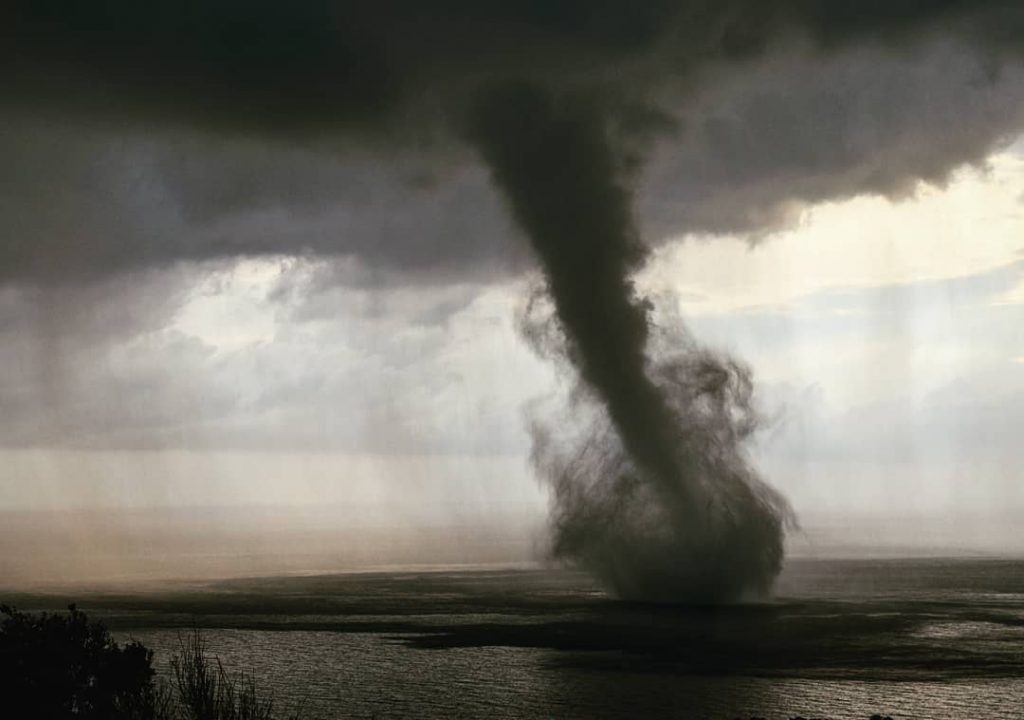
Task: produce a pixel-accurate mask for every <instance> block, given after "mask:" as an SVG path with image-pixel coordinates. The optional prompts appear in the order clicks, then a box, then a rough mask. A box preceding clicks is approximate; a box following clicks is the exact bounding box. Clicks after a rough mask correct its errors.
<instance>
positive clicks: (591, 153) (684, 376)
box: [472, 85, 789, 602]
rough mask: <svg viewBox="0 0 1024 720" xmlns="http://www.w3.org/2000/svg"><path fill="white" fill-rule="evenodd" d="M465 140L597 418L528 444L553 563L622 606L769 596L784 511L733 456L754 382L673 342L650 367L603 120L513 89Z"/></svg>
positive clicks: (636, 245) (646, 316)
mask: <svg viewBox="0 0 1024 720" xmlns="http://www.w3.org/2000/svg"><path fill="white" fill-rule="evenodd" d="M472 138H473V140H474V141H475V142H476V143H477V145H478V146H479V148H480V152H481V154H482V155H483V157H484V158H485V160H486V162H487V164H488V165H489V166H490V168H491V170H492V172H493V176H494V181H495V182H496V183H497V185H498V186H499V187H500V188H501V189H502V191H503V192H504V193H505V195H506V196H507V198H508V201H509V205H510V206H511V210H512V212H513V214H514V215H515V218H516V220H517V221H518V223H519V224H520V225H521V226H522V228H523V230H524V231H525V232H526V233H527V235H528V236H529V238H530V241H531V243H532V246H533V248H534V250H535V251H536V253H537V255H538V257H539V258H540V260H541V264H542V266H543V269H544V275H545V279H546V285H547V291H548V293H549V294H550V298H551V301H552V303H553V305H554V312H555V316H556V318H557V324H558V327H557V329H556V331H555V333H554V336H555V337H558V332H557V331H558V330H561V332H562V334H563V336H564V342H562V343H556V344H560V345H561V350H562V352H563V355H564V357H566V358H567V359H569V361H570V362H571V363H572V364H573V366H575V368H576V369H577V370H578V372H579V377H580V379H581V383H582V388H581V393H579V395H580V397H579V398H578V400H577V402H579V403H580V404H582V403H584V402H586V400H590V401H591V402H592V403H594V404H596V406H597V413H596V415H595V416H593V417H592V419H591V421H590V422H589V423H588V424H586V427H584V428H583V429H582V433H580V432H579V430H580V429H579V428H576V427H572V426H571V425H570V426H569V432H568V433H564V432H560V431H559V430H560V425H558V424H555V425H552V426H545V425H544V424H543V423H539V422H538V423H535V424H534V426H533V428H532V432H533V440H534V450H533V457H534V463H535V466H536V469H537V471H538V472H539V474H540V475H541V477H542V478H543V479H544V480H545V481H546V482H547V483H549V484H550V486H551V489H552V491H553V499H554V504H555V506H554V528H553V530H554V547H553V550H554V553H555V555H556V556H557V557H560V558H564V559H567V560H570V561H573V562H575V563H577V564H579V565H580V566H581V567H583V568H585V569H587V570H589V571H590V572H592V573H593V574H594V575H595V576H596V577H597V578H598V579H600V580H601V581H602V582H604V583H605V584H606V585H607V586H608V587H609V588H610V589H612V590H613V591H614V592H615V593H616V594H617V595H619V596H621V597H624V598H632V599H645V600H674V601H680V600H687V601H702V602H708V601H721V600H735V599H738V598H742V597H750V596H756V595H760V594H763V593H765V592H767V591H768V590H769V588H770V587H771V584H772V581H773V580H774V578H775V576H776V574H777V573H778V572H779V569H780V567H781V564H782V555H783V529H784V525H785V523H786V521H787V520H788V518H789V511H788V509H787V506H786V504H785V502H784V501H783V500H782V499H781V498H780V497H779V496H778V495H777V494H776V493H775V492H774V491H773V490H771V489H770V488H769V487H768V486H767V485H766V484H765V483H763V482H762V481H761V479H760V478H759V477H758V476H757V475H756V473H755V472H754V471H753V469H752V468H751V467H750V464H749V462H748V461H747V459H746V456H745V454H744V450H743V441H744V439H745V438H747V437H748V436H749V434H750V433H751V432H752V430H753V429H754V426H755V421H754V420H755V415H754V413H753V412H752V410H751V407H750V395H751V381H750V376H749V374H748V373H747V372H746V371H745V369H744V368H742V367H741V366H739V365H738V364H736V363H735V362H732V361H730V360H728V359H725V358H719V357H717V356H715V355H714V354H712V353H709V352H707V351H702V350H700V349H697V348H696V347H694V346H693V345H692V344H689V343H685V342H684V343H682V344H680V345H679V346H677V347H675V348H671V349H670V350H668V351H667V352H666V354H663V355H660V356H658V357H652V356H651V351H652V349H653V347H652V346H653V343H652V338H651V334H652V332H657V330H656V328H652V326H651V321H650V307H649V303H648V302H647V301H646V300H645V299H644V298H643V297H640V296H639V295H638V294H637V291H636V288H635V286H634V284H633V282H632V280H631V278H630V275H631V273H632V272H633V271H635V270H637V269H638V268H639V266H640V265H641V263H642V262H643V261H644V259H645V257H646V254H647V251H646V246H645V245H644V244H642V243H641V242H640V240H639V238H638V237H637V234H636V230H635V228H634V223H633V220H632V216H631V215H632V214H631V209H630V197H629V193H628V191H627V190H626V189H625V188H624V187H623V186H622V184H621V183H620V181H619V178H618V173H619V171H618V170H617V166H618V165H619V164H620V163H619V162H618V161H617V159H616V157H615V152H614V148H613V147H612V146H611V145H610V138H609V127H608V125H607V121H606V118H605V117H604V116H603V114H602V113H601V112H600V109H598V108H595V107H593V106H590V107H587V106H586V103H581V104H580V105H575V104H573V103H572V102H571V101H569V102H559V101H558V100H557V99H555V98H553V97H551V96H550V95H548V94H547V93H545V92H544V91H543V90H540V89H538V88H535V87H530V86H526V85H520V86H515V87H512V88H509V89H506V90H503V91H500V92H496V93H494V94H491V95H489V96H488V97H487V98H486V99H485V100H484V101H483V102H482V104H481V106H480V107H479V109H478V114H477V117H476V121H475V123H474V125H473V128H472ZM534 307H537V305H534ZM526 321H527V322H526V325H525V328H524V329H525V330H526V332H527V334H528V336H530V337H531V338H532V339H533V340H534V342H535V344H536V343H543V341H544V338H550V337H552V334H551V333H550V332H545V331H544V328H543V326H538V325H537V324H536V323H544V322H545V320H544V319H543V318H537V317H532V318H531V317H530V316H529V315H528V316H527V318H526ZM531 322H532V323H534V324H532V325H531ZM547 322H551V320H550V319H549V320H547ZM667 336H668V334H667V333H666V337H667ZM539 349H540V350H542V351H544V350H549V351H550V350H557V349H556V348H550V347H548V348H544V347H541V348H539ZM579 417H585V415H583V414H580V415H577V421H578V418H579Z"/></svg>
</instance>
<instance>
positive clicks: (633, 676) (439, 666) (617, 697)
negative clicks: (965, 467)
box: [132, 630, 1024, 720]
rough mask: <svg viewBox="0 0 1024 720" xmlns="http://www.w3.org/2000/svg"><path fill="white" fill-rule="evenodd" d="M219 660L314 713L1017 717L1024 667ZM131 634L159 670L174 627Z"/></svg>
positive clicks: (368, 637)
mask: <svg viewBox="0 0 1024 720" xmlns="http://www.w3.org/2000/svg"><path fill="white" fill-rule="evenodd" d="M205 634H206V637H207V639H208V642H209V647H210V650H211V651H212V652H214V653H215V654H217V655H218V656H219V657H220V658H221V660H222V661H224V663H225V665H226V666H228V667H232V668H236V669H242V668H244V669H248V670H250V671H252V672H253V673H254V674H255V675H256V677H257V679H258V681H259V685H260V686H261V687H265V688H269V689H272V690H273V692H274V697H275V698H276V704H277V705H278V706H279V707H280V708H281V709H284V710H286V709H288V708H290V707H294V706H295V705H297V704H301V705H302V707H303V708H304V709H305V710H306V711H307V712H308V713H309V714H310V715H312V716H313V717H321V718H336V717H345V718H373V717H376V718H424V717H444V718H654V717H674V718H736V717H751V716H754V715H758V716H762V717H767V718H770V719H774V718H790V717H792V716H795V715H798V714H802V715H804V716H813V717H828V718H834V719H835V720H846V719H850V720H853V719H855V718H856V719H857V720H866V718H867V717H868V716H869V715H870V714H871V713H873V712H884V713H887V714H890V715H892V716H893V717H894V718H922V719H931V718H959V717H964V718H968V717H969V718H978V719H990V720H1003V719H1004V718H1005V719H1006V720H1020V718H1021V717H1022V708H1024V705H1022V698H1024V679H995V680H961V681H953V682H934V681H933V682H891V681H857V680H818V679H800V678H744V677H715V676H710V677H705V676H693V675H683V676H679V675H675V674H672V673H649V672H641V673H631V672H628V671H618V672H614V673H611V672H609V671H607V670H603V669H588V668H578V667H572V666H567V665H565V664H564V663H561V662H558V661H557V659H556V658H555V657H554V656H555V655H556V654H557V653H556V651H552V650H538V649H533V648H506V647H488V648H450V649H445V650H420V649H415V648H410V647H408V646H406V645H404V644H402V643H398V642H395V641H394V640H393V639H390V638H387V637H382V636H379V635H372V634H363V633H349V634H343V633H333V632H307V631H299V632H292V631H250V630H210V631H206V633H205ZM132 635H133V636H134V637H135V638H137V639H139V640H141V641H143V642H144V643H145V644H146V645H148V646H149V647H151V648H153V649H154V650H155V651H156V653H157V657H158V662H159V663H160V664H161V670H162V671H166V663H167V659H168V658H169V657H170V655H171V654H172V653H173V652H174V651H176V649H177V647H178V631H174V630H151V631H141V632H134V633H132Z"/></svg>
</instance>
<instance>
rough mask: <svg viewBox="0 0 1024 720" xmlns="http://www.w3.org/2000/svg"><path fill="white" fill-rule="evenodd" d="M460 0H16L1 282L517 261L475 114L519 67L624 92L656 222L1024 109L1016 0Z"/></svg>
mask: <svg viewBox="0 0 1024 720" xmlns="http://www.w3.org/2000/svg"><path fill="white" fill-rule="evenodd" d="M449 5H450V7H447V6H444V7H436V4H432V5H431V8H430V11H429V12H427V10H426V9H425V8H420V6H419V4H418V3H411V2H410V3H405V2H388V3H383V4H381V3H373V4H369V3H343V4H333V3H324V2H312V1H310V2H301V3H291V4H289V6H288V7H287V9H284V8H283V7H282V8H278V7H277V6H276V5H275V4H272V3H245V4H239V3H231V2H226V1H224V2H214V3H193V4H190V3H184V4H181V3H174V4H171V3H156V4H148V5H147V7H146V8H145V9H143V8H139V7H137V6H136V5H135V4H134V3H128V2H112V3H105V4H103V5H102V6H95V5H93V4H90V3H79V2H72V1H71V0H64V1H62V2H56V3H48V4H43V5H40V4H38V3H29V2H26V3H16V4H15V7H14V9H13V10H12V11H11V12H10V13H9V16H10V20H11V22H8V23H7V29H6V30H5V33H6V42H5V50H4V53H3V54H0V66H2V67H3V69H4V73H3V77H4V78H5V80H4V81H3V82H4V86H3V87H4V93H3V98H4V100H3V103H2V104H3V108H4V119H3V121H2V125H3V127H2V132H0V138H2V139H0V155H2V156H3V157H5V158H6V159H7V162H5V163H4V167H3V169H2V170H0V211H2V212H0V218H2V219H0V238H2V239H3V242H2V243H0V281H6V282H11V281H30V282H37V281H44V282H54V281H57V282H65V281H72V282H78V281H80V280H82V279H83V278H84V279H88V278H95V277H97V276H102V275H105V274H110V273H118V272H126V271H134V270H136V269H140V268H145V267H153V266H159V265H167V264H170V263H174V262H177V261H180V260H187V261H203V260H209V259H214V258H221V257H232V256H239V255H263V254H306V255H330V256H344V257H348V258H350V259H354V260H356V261H357V262H359V263H361V264H362V266H363V268H364V269H363V272H362V273H361V277H362V282H368V281H371V282H372V281H373V277H374V274H375V273H376V274H377V275H378V276H379V277H380V278H381V280H380V281H387V279H394V278H395V277H400V278H401V281H402V282H408V281H410V280H413V281H417V282H428V283H429V282H449V281H451V280H452V279H453V278H466V277H473V278H477V279H488V278H491V279H493V278H495V277H500V276H505V275H508V274H509V273H515V272H519V271H521V270H522V269H524V268H526V267H528V266H529V265H530V264H531V259H530V253H529V250H528V249H527V247H526V244H525V243H524V242H523V241H522V238H521V236H520V233H519V231H518V230H517V229H516V228H514V227H513V225H512V223H511V222H510V220H509V219H508V217H507V214H506V213H505V212H504V208H503V207H502V205H501V201H500V199H499V198H498V197H497V196H496V194H495V192H494V190H493V189H492V187H491V186H490V183H489V179H488V174H487V171H486V169H485V168H484V167H482V165H481V164H480V162H479V160H478V159H477V158H476V155H475V153H474V152H473V150H472V148H469V147H466V146H465V145H464V144H463V143H462V141H461V139H460V138H461V136H462V134H463V127H464V124H465V122H466V118H465V113H466V108H467V107H470V106H472V104H473V103H474V102H476V96H477V95H479V93H481V92H485V91H488V90H489V89H490V88H492V87H493V86H500V84H501V83H503V82H506V81H509V80H523V79H525V80H528V81H530V82H533V83H538V84H540V85H542V86H546V87H548V88H550V89H551V91H552V92H554V93H556V94H558V93H561V92H580V91H583V92H585V93H586V94H588V95H590V96H592V97H596V98H599V103H598V104H600V105H601V106H602V107H605V108H608V109H609V112H610V113H611V114H612V116H613V117H615V118H616V120H615V122H616V125H617V127H618V128H619V130H618V131H617V132H619V133H620V138H621V140H622V142H623V147H624V148H625V151H626V154H627V155H629V154H633V155H634V156H635V158H636V159H637V160H643V162H641V163H640V164H638V165H637V166H636V167H634V169H633V171H632V172H633V180H632V184H633V185H634V189H635V194H636V206H637V207H636V216H637V222H638V225H639V227H640V230H641V233H642V235H643V237H644V239H645V241H646V242H650V243H658V242H661V241H664V240H665V239H667V238H671V237H678V236H680V235H684V234H687V233H694V232H696V233H708V232H710V233H716V232H741V233H752V234H754V235H758V234H764V233H766V232H769V231H771V230H774V229H778V228H779V227H783V226H786V225H787V224H788V223H790V222H792V220H793V219H794V217H795V215H794V213H795V211H796V210H797V209H799V207H800V206H801V205H802V204H804V203H810V202H816V201H820V200H826V199H831V198H840V197H847V196H851V195H855V194H861V193H884V194H888V195H893V196H899V195H903V194H906V193H907V192H909V191H911V190H912V189H913V187H914V184H915V182H916V181H917V180H919V179H925V180H929V181H934V182H942V181H943V180H944V179H945V178H946V177H947V175H948V173H949V172H950V171H951V170H953V169H954V168H956V167H958V166H960V165H962V164H964V163H971V162H978V161H980V160H981V159H982V158H984V157H985V156H986V155H987V154H988V153H989V152H990V151H991V150H992V149H993V148H994V147H996V146H998V145H999V144H1000V143H1001V142H1003V141H1005V140H1006V139H1007V138H1008V137H1011V136H1012V135H1014V133H1015V132H1017V131H1018V130H1019V129H1020V128H1021V127H1024V71H1022V69H1021V65H1020V63H1019V58H1020V56H1019V55H1018V54H1016V53H1014V52H1013V51H1012V50H1013V48H1015V47H1017V43H1016V42H1015V41H1016V39H1017V38H1019V37H1020V30H1021V23H1022V20H1021V18H1020V13H1019V12H1016V11H1014V10H1013V9H1012V8H1007V7H1005V6H1004V5H1003V4H1002V3H997V2H991V3H977V2H975V3H967V2H897V3H870V4H868V5H865V4H863V3H859V4H858V5H857V10H856V11H852V10H844V9H843V8H842V7H839V6H838V5H836V4H834V3H826V2H795V1H792V2H784V1H779V2H774V3H753V4H751V3H745V2H728V3H713V4H706V3H700V2H693V1H690V2H680V3H662V2H655V3H646V4H641V5H639V6H638V5H636V4H635V3H618V2H615V3H611V4H608V3H603V4H601V5H600V9H598V7H597V6H595V7H593V8H592V7H589V6H587V5H585V4H573V3H567V4H559V3H556V4H553V5H551V4H549V3H542V4H532V3H502V2H497V3H485V4H484V5H479V4H469V3H461V2H452V3H449ZM396 274H397V275H396Z"/></svg>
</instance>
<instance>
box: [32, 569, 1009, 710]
mask: <svg viewBox="0 0 1024 720" xmlns="http://www.w3.org/2000/svg"><path fill="white" fill-rule="evenodd" d="M36 602H37V603H38V602H39V600H38V598H37V599H36ZM21 604H22V606H26V602H22V603H21ZM81 605H82V606H83V608H84V609H86V610H87V611H91V612H92V613H93V614H96V615H99V616H102V617H104V618H106V619H107V621H108V623H109V624H110V625H111V626H112V627H113V628H115V629H116V630H117V633H118V634H119V635H120V636H122V637H127V636H128V635H131V636H133V637H135V638H136V639H139V640H141V641H143V642H144V643H145V644H147V645H148V646H150V647H151V648H153V649H154V650H156V652H157V658H158V662H159V663H160V664H161V665H162V666H164V667H166V663H167V661H168V659H169V657H170V656H171V654H172V653H173V652H174V651H175V650H176V649H177V647H178V638H179V634H180V633H181V631H182V629H185V630H186V631H187V630H188V629H189V628H191V627H192V626H195V625H198V626H200V627H202V628H204V632H205V635H206V637H207V639H208V642H209V645H210V648H211V650H212V651H213V652H215V653H216V654H217V655H218V656H219V657H220V658H221V660H222V661H223V662H224V663H225V665H227V666H229V667H236V668H245V669H247V670H251V671H253V672H254V673H255V675H256V677H257V679H258V681H259V684H260V685H261V686H262V687H265V688H272V689H273V691H274V693H275V697H276V698H277V701H278V704H279V705H280V706H282V707H287V706H290V705H292V704H293V703H295V702H298V701H300V700H301V701H302V702H303V704H304V708H305V710H306V711H307V712H308V713H309V714H310V715H312V716H314V717H323V718H370V717H376V718H412V717H438V718H660V717H666V718H667V717H673V718H735V717H751V716H753V715H757V716H761V717H766V718H769V719H774V718H789V717H792V716H795V715H804V716H809V717H827V718H835V719H836V720H839V719H845V718H862V719H866V718H867V717H868V716H870V715H871V714H872V713H883V714H889V715H892V716H893V717H894V718H898V717H902V718H978V719H982V718H984V719H989V718H991V719H1001V718H1006V719H1007V720H1009V719H1010V718H1013V719H1021V718H1024V562H1021V561H994V560H949V561H939V560H914V561H911V560H903V561H832V562H826V561H802V562H800V561H796V562H791V563H790V564H789V566H788V567H787V569H786V571H785V573H784V575H783V577H782V578H781V580H780V583H779V588H778V595H777V597H776V599H775V600H773V601H772V602H770V603H764V604H760V605H754V606H743V607H730V608H692V607H690V608H667V607H646V606H641V605H631V604H626V603H619V602H615V601H613V600H610V599H609V598H607V597H605V596H604V595H603V594H602V593H600V592H599V591H598V590H597V589H596V588H595V587H594V586H593V585H592V584H591V583H590V582H589V580H588V579H587V578H586V577H584V576H581V575H578V574H574V573H566V572H557V571H493V570H492V571H472V572H470V571H449V572H433V573H415V572H409V573H378V574H359V575H332V576H318V577H292V578H271V579H254V580H232V581H223V582H217V583H206V584H202V585H189V586H179V587H176V588H165V589H163V590H162V591H160V592H151V593H147V594H131V595H129V594H120V595H117V594H109V593H108V594H93V595H91V596H89V597H87V598H85V600H84V601H83V602H81Z"/></svg>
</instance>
